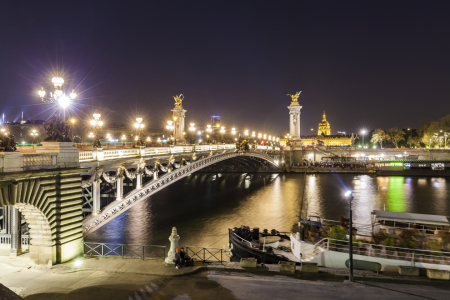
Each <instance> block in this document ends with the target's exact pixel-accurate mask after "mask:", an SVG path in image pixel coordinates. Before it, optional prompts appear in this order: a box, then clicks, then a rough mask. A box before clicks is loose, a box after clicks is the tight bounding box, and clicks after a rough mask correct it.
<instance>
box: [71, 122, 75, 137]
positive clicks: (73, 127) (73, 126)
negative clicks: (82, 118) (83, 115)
mask: <svg viewBox="0 0 450 300" xmlns="http://www.w3.org/2000/svg"><path fill="white" fill-rule="evenodd" d="M70 122H72V140H73V138H74V137H75V134H74V130H75V119H74V118H72V119H70Z"/></svg>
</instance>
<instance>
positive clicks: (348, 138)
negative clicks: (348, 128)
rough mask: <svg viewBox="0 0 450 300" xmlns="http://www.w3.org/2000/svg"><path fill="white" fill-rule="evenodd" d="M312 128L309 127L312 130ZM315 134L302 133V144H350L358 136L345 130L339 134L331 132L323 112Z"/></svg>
mask: <svg viewBox="0 0 450 300" xmlns="http://www.w3.org/2000/svg"><path fill="white" fill-rule="evenodd" d="M312 130H313V129H311V131H312ZM317 133H318V134H317V135H302V136H300V137H301V139H302V144H303V145H304V146H309V145H323V146H347V147H348V146H352V145H353V141H354V139H355V138H358V136H352V135H350V134H345V132H338V133H339V134H333V135H332V134H331V126H330V123H328V121H327V116H326V115H325V112H323V116H322V122H320V123H319V130H318V132H317Z"/></svg>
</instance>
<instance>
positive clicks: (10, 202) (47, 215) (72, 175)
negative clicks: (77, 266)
mask: <svg viewBox="0 0 450 300" xmlns="http://www.w3.org/2000/svg"><path fill="white" fill-rule="evenodd" d="M84 171H85V170H84V169H65V170H46V171H29V172H20V173H4V174H1V175H0V179H4V180H3V181H2V184H3V185H2V186H1V187H0V207H5V206H14V207H16V208H18V209H19V211H20V212H21V213H22V214H23V215H24V218H25V220H26V222H27V223H28V226H29V230H30V245H29V259H30V261H31V262H32V263H35V264H40V265H52V264H57V263H62V262H66V261H68V260H71V259H73V258H74V257H76V256H78V255H80V254H81V253H82V244H81V240H82V220H83V216H82V213H81V204H82V198H81V176H80V173H82V172H84Z"/></svg>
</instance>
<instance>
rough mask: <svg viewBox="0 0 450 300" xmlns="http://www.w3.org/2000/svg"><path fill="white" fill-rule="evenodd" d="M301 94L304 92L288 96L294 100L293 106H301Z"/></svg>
mask: <svg viewBox="0 0 450 300" xmlns="http://www.w3.org/2000/svg"><path fill="white" fill-rule="evenodd" d="M301 92H302V91H300V92H297V93H296V94H294V95H291V94H287V96H291V99H292V102H291V105H299V104H298V97H300V93H301Z"/></svg>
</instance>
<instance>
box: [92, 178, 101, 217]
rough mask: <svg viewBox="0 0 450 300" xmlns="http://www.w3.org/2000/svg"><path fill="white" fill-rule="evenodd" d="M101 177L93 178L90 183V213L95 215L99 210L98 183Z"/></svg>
mask: <svg viewBox="0 0 450 300" xmlns="http://www.w3.org/2000/svg"><path fill="white" fill-rule="evenodd" d="M101 182H102V181H101V179H97V180H94V182H93V183H92V215H93V216H96V215H97V213H98V211H100V184H101Z"/></svg>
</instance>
